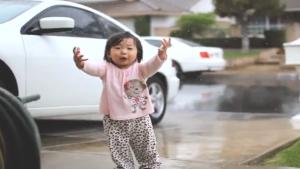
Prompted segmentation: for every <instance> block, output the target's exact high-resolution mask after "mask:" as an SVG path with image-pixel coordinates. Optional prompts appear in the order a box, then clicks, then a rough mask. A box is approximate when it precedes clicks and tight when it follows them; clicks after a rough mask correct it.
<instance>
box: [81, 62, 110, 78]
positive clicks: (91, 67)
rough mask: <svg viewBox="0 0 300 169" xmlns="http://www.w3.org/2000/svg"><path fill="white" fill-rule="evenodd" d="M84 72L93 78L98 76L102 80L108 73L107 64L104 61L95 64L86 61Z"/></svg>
mask: <svg viewBox="0 0 300 169" xmlns="http://www.w3.org/2000/svg"><path fill="white" fill-rule="evenodd" d="M82 70H83V71H84V72H85V73H87V74H89V75H91V76H97V77H100V78H102V77H103V76H104V75H105V73H106V62H104V61H102V62H97V63H93V62H90V61H85V63H84V67H83V69H82Z"/></svg>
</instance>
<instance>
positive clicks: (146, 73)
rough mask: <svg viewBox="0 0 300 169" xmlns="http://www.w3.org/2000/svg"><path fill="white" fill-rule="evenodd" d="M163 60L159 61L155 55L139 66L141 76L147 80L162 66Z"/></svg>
mask: <svg viewBox="0 0 300 169" xmlns="http://www.w3.org/2000/svg"><path fill="white" fill-rule="evenodd" d="M163 63H164V60H161V59H160V58H159V57H158V55H155V56H154V57H153V58H151V59H150V60H148V61H147V62H144V63H141V64H140V71H141V75H142V77H143V78H144V79H147V78H149V77H151V76H152V75H154V74H155V73H156V72H157V71H158V69H159V68H160V67H161V66H162V64H163Z"/></svg>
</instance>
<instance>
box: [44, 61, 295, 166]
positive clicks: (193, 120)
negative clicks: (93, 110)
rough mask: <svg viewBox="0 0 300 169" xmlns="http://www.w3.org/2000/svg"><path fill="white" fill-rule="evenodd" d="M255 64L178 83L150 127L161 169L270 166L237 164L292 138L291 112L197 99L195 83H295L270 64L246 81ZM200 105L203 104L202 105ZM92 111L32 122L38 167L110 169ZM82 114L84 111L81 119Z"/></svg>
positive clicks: (289, 74) (198, 85) (291, 75)
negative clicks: (224, 106) (38, 140)
mask: <svg viewBox="0 0 300 169" xmlns="http://www.w3.org/2000/svg"><path fill="white" fill-rule="evenodd" d="M258 69H266V67H264V68H262V67H259V68H258V67H256V68H253V67H252V68H251V67H248V70H250V71H245V72H242V71H240V72H239V71H238V73H237V72H236V71H233V72H230V71H231V70H230V71H225V72H220V73H208V74H205V75H203V76H200V77H199V79H196V80H195V79H194V80H187V81H186V82H185V83H184V84H183V88H182V90H181V91H180V93H179V94H178V96H177V97H176V99H175V100H174V101H173V102H172V103H169V105H168V109H167V113H166V116H165V117H164V119H163V121H162V122H161V123H160V124H159V125H157V126H155V132H156V135H157V138H158V146H159V152H160V155H161V157H162V161H163V166H162V169H199V168H207V169H221V168H222V169H223V168H224V169H243V168H250V169H251V168H253V169H257V168H266V169H267V168H274V169H275V168H276V167H262V166H247V165H243V164H242V163H244V162H247V161H249V160H250V161H251V160H252V159H256V157H258V156H260V155H262V154H265V153H266V152H269V151H270V150H273V149H274V148H277V147H279V146H280V145H282V144H285V143H287V142H288V141H290V140H294V139H296V138H298V137H299V135H300V133H299V130H296V129H294V128H293V125H292V123H291V121H290V118H291V117H292V116H293V115H294V113H290V112H287V113H280V112H279V111H278V112H275V111H274V112H268V113H264V112H251V111H250V112H237V111H232V112H231V111H220V109H219V108H220V106H219V105H218V106H217V105H216V100H218V99H219V98H220V96H218V97H215V98H214V97H210V96H209V94H204V96H209V97H208V98H210V100H207V99H206V100H205V99H204V100H203V96H202V95H201V94H202V93H201V91H202V89H203V91H208V89H207V88H206V89H205V88H201V86H202V85H203V83H204V84H210V86H211V85H212V84H213V85H219V84H223V85H224V84H226V85H228V84H229V83H230V84H235V85H245V84H249V83H250V82H251V83H253V84H260V82H261V83H262V84H261V85H262V86H268V85H271V84H274V82H276V84H280V85H283V86H290V85H292V86H297V85H298V83H299V81H298V80H296V79H294V76H295V75H294V72H293V71H291V70H288V71H285V70H279V71H277V72H276V71H274V70H275V69H277V68H275V67H273V66H270V67H269V68H268V70H264V71H261V72H263V73H260V74H259V75H258V76H257V77H256V78H254V79H252V80H251V78H253V77H254V76H253V77H252V75H253V74H257V72H256V73H255V71H257V70H258ZM244 70H245V69H244ZM267 71H269V74H268V76H266V78H267V79H268V80H266V78H265V79H261V78H260V77H263V76H264V75H265V74H264V73H266V72H267ZM250 77H251V78H250ZM228 78H229V79H228ZM230 78H231V79H230ZM240 78H242V79H247V80H249V82H247V81H246V82H245V81H244V82H243V83H242V82H241V81H243V80H241V79H240ZM208 79H210V80H208ZM226 79H227V80H226ZM286 79H288V80H286ZM208 82H210V83H208ZM251 83H250V84H251ZM206 86H207V85H206ZM288 88H289V89H290V87H288ZM216 90H221V89H219V88H214V89H213V90H212V91H216ZM223 90H224V89H223ZM190 91H200V92H190ZM292 91H293V90H292ZM257 99H260V98H257ZM199 105H201V106H199ZM205 106H207V107H206V108H203V107H205ZM199 107H202V109H201V108H199ZM216 107H218V109H216ZM94 116H95V115H90V116H89V117H90V118H91V119H93V121H85V120H81V121H74V120H73V121H72V120H71V121H70V120H40V121H38V123H39V126H40V130H41V136H42V141H43V148H42V169H53V168H58V169H84V168H88V169H94V168H95V169H99V168H104V169H110V168H113V163H112V162H111V159H110V153H109V150H108V148H107V145H106V140H105V136H104V134H103V127H102V123H101V122H100V121H97V120H96V121H95V118H94ZM96 116H97V117H99V116H98V115H96ZM87 117H88V116H85V118H84V119H87ZM64 118H66V117H64ZM77 118H78V117H77ZM56 119H59V118H58V117H57V118H56ZM60 119H63V117H61V118H60ZM49 126H51V127H49ZM279 168H280V167H279ZM279 168H277V169H279ZM282 169H283V168H282Z"/></svg>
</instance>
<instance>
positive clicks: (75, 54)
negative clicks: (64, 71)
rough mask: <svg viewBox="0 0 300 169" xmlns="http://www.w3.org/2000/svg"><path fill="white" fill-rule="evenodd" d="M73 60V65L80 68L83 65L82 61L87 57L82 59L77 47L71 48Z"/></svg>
mask: <svg viewBox="0 0 300 169" xmlns="http://www.w3.org/2000/svg"><path fill="white" fill-rule="evenodd" d="M73 60H74V62H75V65H76V66H77V68H78V69H82V68H83V67H84V61H87V60H88V59H84V58H83V55H82V54H81V53H80V48H79V47H74V48H73Z"/></svg>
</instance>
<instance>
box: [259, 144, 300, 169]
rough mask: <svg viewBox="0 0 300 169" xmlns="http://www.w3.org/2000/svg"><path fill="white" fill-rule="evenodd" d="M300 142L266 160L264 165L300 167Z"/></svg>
mask: <svg viewBox="0 0 300 169" xmlns="http://www.w3.org/2000/svg"><path fill="white" fill-rule="evenodd" d="M299 155H300V140H298V141H297V142H296V143H294V144H293V145H291V146H290V147H288V148H286V149H284V150H282V151H280V152H278V153H277V154H275V156H274V157H272V158H270V159H266V160H265V161H264V165H273V166H285V167H300V158H299Z"/></svg>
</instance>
